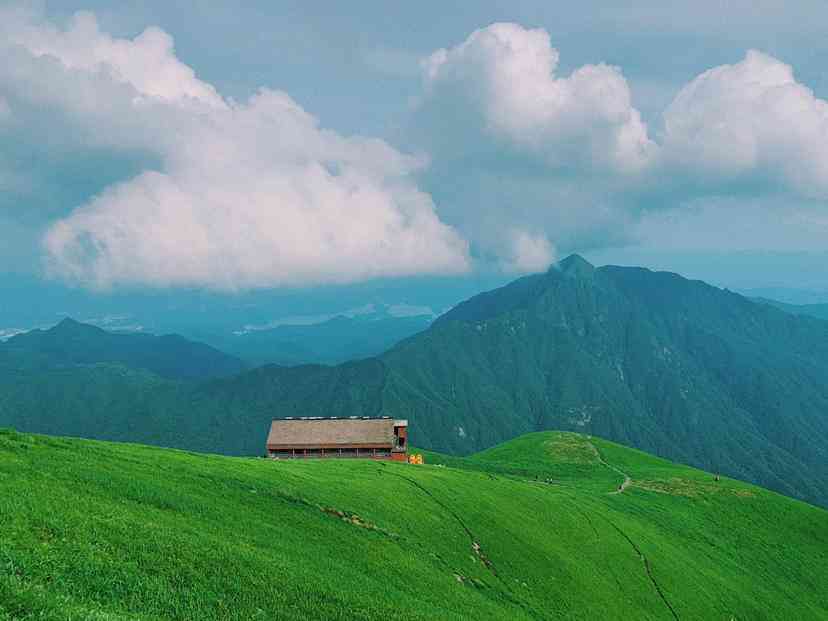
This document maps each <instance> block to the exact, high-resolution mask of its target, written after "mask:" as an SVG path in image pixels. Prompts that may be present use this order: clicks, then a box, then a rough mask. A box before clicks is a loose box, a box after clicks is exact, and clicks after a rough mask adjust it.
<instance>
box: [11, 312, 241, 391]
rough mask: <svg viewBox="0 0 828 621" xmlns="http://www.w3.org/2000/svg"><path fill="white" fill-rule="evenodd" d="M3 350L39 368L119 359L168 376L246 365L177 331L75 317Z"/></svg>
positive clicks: (223, 372) (226, 371) (216, 373)
mask: <svg viewBox="0 0 828 621" xmlns="http://www.w3.org/2000/svg"><path fill="white" fill-rule="evenodd" d="M0 352H2V353H3V354H4V355H5V356H6V357H8V356H17V357H18V358H19V359H24V358H25V359H27V360H28V361H29V363H30V364H35V365H38V366H48V367H53V366H56V365H59V366H64V367H65V366H69V365H82V364H86V365H88V364H96V363H118V364H122V365H124V366H128V367H132V368H134V369H144V370H147V371H151V372H153V373H155V374H157V375H159V376H161V377H165V378H170V379H207V378H212V377H225V376H228V375H233V374H236V373H239V372H241V371H243V370H244V369H245V368H246V367H245V365H244V363H243V362H242V361H241V360H239V359H238V358H235V357H233V356H229V355H227V354H225V353H223V352H221V351H218V350H217V349H214V348H212V347H210V346H208V345H204V344H203V343H196V342H193V341H189V340H187V339H185V338H183V337H181V336H178V335H174V334H173V335H167V336H153V335H149V334H116V333H112V332H107V331H105V330H102V329H101V328H97V327H95V326H90V325H87V324H83V323H78V322H77V321H74V320H72V319H64V320H63V321H61V322H60V323H59V324H58V325H56V326H55V327H53V328H51V329H49V330H32V331H31V332H26V333H24V334H19V335H17V336H14V337H12V338H10V339H9V340H8V341H6V342H5V343H0Z"/></svg>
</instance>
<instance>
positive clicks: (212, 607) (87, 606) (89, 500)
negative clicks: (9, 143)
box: [0, 431, 828, 621]
mask: <svg viewBox="0 0 828 621" xmlns="http://www.w3.org/2000/svg"><path fill="white" fill-rule="evenodd" d="M427 462H429V463H428V464H427V465H425V466H409V465H406V464H395V463H377V462H371V461H365V460H341V461H340V460H325V461H289V462H274V461H270V460H264V459H251V458H230V457H219V456H210V455H198V454H192V453H185V452H181V451H176V450H167V449H158V448H151V447H146V446H140V445H127V444H110V443H103V442H95V441H85V440H70V439H64V438H51V437H44V436H32V435H26V434H18V433H15V432H10V431H6V432H2V433H0V619H4V620H11V619H15V620H20V621H28V620H30V619H49V620H59V621H69V620H78V619H84V620H86V619H108V620H115V619H118V620H120V619H129V620H132V621H143V620H147V621H148V620H153V621H159V620H164V619H177V620H182V621H183V620H188V621H189V620H191V619H202V620H209V619H245V620H246V619H274V618H276V619H282V618H284V619H297V618H306V619H316V618H319V619H322V618H324V619H376V618H388V619H424V620H426V619H427V620H433V619H468V618H478V619H509V620H513V619H562V618H566V619H584V620H586V619H674V620H675V619H681V620H682V621H684V620H688V619H752V620H760V619H768V620H771V619H774V620H775V619H781V618H791V619H825V618H828V594H826V591H825V590H824V588H823V587H824V584H825V583H826V581H828V562H826V560H827V559H826V550H828V513H826V512H825V511H824V510H822V509H818V508H815V507H812V506H809V505H806V504H804V503H801V502H799V501H795V500H791V499H788V498H785V497H783V496H779V495H777V494H775V493H772V492H769V491H766V490H764V489H761V488H757V487H753V486H751V485H747V484H744V483H740V482H738V481H734V480H730V479H726V478H722V479H721V480H719V481H717V480H716V479H715V478H714V477H713V476H712V475H710V474H708V473H704V472H701V471H698V470H693V469H691V468H687V467H683V466H678V465H675V464H671V463H669V462H666V461H663V460H661V459H657V458H654V457H652V456H649V455H646V454H644V453H640V452H638V451H635V450H631V449H628V448H624V447H622V446H619V445H616V444H613V443H611V442H607V441H604V440H600V439H598V438H595V437H588V436H584V435H577V434H568V433H557V432H547V433H537V434H530V435H527V436H524V437H521V438H519V439H517V440H514V441H512V442H508V443H506V444H504V445H501V446H498V447H495V448H492V449H490V450H488V451H484V452H482V453H479V454H476V455H473V456H470V457H468V458H459V457H446V456H441V455H437V454H434V453H427ZM620 486H623V488H624V489H623V491H622V492H620V493H618V490H619V487H620Z"/></svg>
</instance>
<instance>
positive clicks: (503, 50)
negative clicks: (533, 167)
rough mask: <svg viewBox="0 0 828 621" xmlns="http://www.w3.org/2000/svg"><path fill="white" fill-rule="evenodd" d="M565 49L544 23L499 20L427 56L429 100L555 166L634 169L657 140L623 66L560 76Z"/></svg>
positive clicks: (647, 156)
mask: <svg viewBox="0 0 828 621" xmlns="http://www.w3.org/2000/svg"><path fill="white" fill-rule="evenodd" d="M558 61H559V54H558V51H557V50H556V49H554V48H553V47H552V45H551V42H550V39H549V34H548V33H547V32H546V31H545V30H543V29H527V28H524V27H522V26H520V25H518V24H511V23H498V24H492V25H491V26H488V27H487V28H483V29H481V30H476V31H475V32H473V33H472V34H471V35H470V36H469V37H468V38H467V39H466V40H465V41H464V42H463V43H461V44H459V45H457V46H454V47H452V48H449V49H440V50H437V51H436V52H434V53H433V54H431V56H429V57H428V58H427V59H426V60H425V61H424V63H423V68H424V73H425V81H426V95H425V98H424V101H423V106H424V107H427V108H428V107H436V108H438V109H439V108H443V107H445V106H448V107H449V108H451V109H453V110H456V111H457V113H458V115H457V116H454V115H452V118H451V121H452V122H459V123H468V122H471V123H477V124H479V126H480V128H481V129H482V131H483V132H485V133H486V134H488V135H489V136H491V137H492V138H493V139H495V140H498V141H501V142H503V143H506V144H508V145H509V146H510V147H512V148H515V149H517V150H518V151H521V152H526V153H529V154H533V155H536V156H538V157H540V158H542V159H543V160H544V161H545V162H546V164H547V165H549V166H551V167H555V168H561V167H567V168H571V167H572V166H573V164H575V165H576V166H579V167H581V166H586V167H587V168H590V167H598V168H601V169H612V170H618V171H621V172H632V171H636V170H640V169H641V168H643V167H644V166H646V165H647V164H648V163H649V161H650V159H651V158H652V157H653V154H654V150H655V145H654V143H653V142H652V141H651V140H650V139H649V137H648V136H647V129H646V126H645V125H644V123H643V122H642V121H641V117H640V115H639V113H638V111H637V110H636V109H635V108H633V106H632V102H631V95H630V89H629V86H628V85H627V82H626V80H625V79H624V76H623V75H622V74H621V71H620V70H619V69H618V68H617V67H610V66H608V65H604V64H600V65H585V66H583V67H580V68H579V69H576V70H575V71H574V72H572V74H571V75H569V76H567V77H558V76H556V75H555V72H556V70H557V68H558Z"/></svg>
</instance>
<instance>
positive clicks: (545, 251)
mask: <svg viewBox="0 0 828 621" xmlns="http://www.w3.org/2000/svg"><path fill="white" fill-rule="evenodd" d="M507 241H508V246H507V248H506V251H505V252H504V253H502V258H501V267H502V268H503V270H504V271H506V272H514V273H518V274H525V273H529V272H542V271H544V270H546V269H548V268H549V266H550V265H551V264H552V263H553V262H554V261H555V260H556V256H555V249H554V248H553V246H552V244H550V243H549V240H548V239H547V238H546V236H545V235H543V234H538V235H533V234H532V233H530V232H528V231H521V230H514V231H512V232H511V234H510V235H509V236H508V238H507Z"/></svg>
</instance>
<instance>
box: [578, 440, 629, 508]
mask: <svg viewBox="0 0 828 621" xmlns="http://www.w3.org/2000/svg"><path fill="white" fill-rule="evenodd" d="M589 445H590V446H591V447H592V450H593V451H595V457H596V458H597V459H598V462H599V463H600V464H601V465H602V466H606V467H607V468H609V469H610V470H612V471H613V472H616V473H618V474H620V475H621V476H622V477H624V481H623V482H622V483H621V485H619V486H618V489H616V490H615V491H612V492H607V494H609V495H610V496H614V495H615V494H623V493H624V490H625V489H627V488H628V487H629V486H630V484H631V483H632V478H631V477H630V475H628V474H627V473H626V472H624V471H623V470H621V469H619V468H616V467H615V466H613V465H612V464H611V463H609V462H608V461H606V460H605V459H604V458H603V457H602V456H601V451H599V450H598V447H597V446H595V445H594V444H593V443H592V442H590V443H589Z"/></svg>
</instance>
